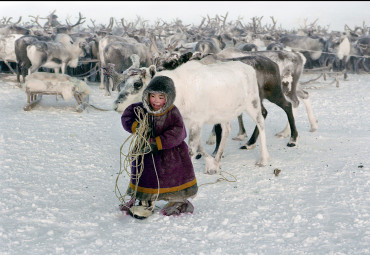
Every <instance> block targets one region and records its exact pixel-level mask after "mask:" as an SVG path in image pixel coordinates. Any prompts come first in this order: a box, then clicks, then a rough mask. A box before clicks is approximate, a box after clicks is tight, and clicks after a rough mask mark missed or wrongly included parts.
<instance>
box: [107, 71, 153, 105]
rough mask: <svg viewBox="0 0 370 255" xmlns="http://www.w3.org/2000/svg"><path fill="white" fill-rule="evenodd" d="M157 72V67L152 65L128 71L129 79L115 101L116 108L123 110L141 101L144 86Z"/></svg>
mask: <svg viewBox="0 0 370 255" xmlns="http://www.w3.org/2000/svg"><path fill="white" fill-rule="evenodd" d="M155 73H156V67H155V66H154V65H151V66H150V67H148V68H145V67H143V68H130V69H129V70H128V71H127V79H126V80H125V82H124V85H123V89H122V90H121V92H120V93H119V94H118V97H117V99H116V100H115V101H114V110H115V111H117V112H123V111H124V110H125V109H126V107H127V106H129V105H130V104H132V103H135V102H140V101H141V97H142V93H143V91H144V88H145V87H146V86H147V85H148V84H149V82H150V80H151V79H152V78H153V76H154V75H155Z"/></svg>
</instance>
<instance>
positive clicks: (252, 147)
mask: <svg viewBox="0 0 370 255" xmlns="http://www.w3.org/2000/svg"><path fill="white" fill-rule="evenodd" d="M255 147H256V144H252V145H248V144H246V145H243V146H242V147H240V148H239V149H241V150H252V149H254V148H255Z"/></svg>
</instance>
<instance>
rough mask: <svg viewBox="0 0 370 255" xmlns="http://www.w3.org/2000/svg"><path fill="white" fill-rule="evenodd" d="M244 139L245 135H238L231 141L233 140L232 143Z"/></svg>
mask: <svg viewBox="0 0 370 255" xmlns="http://www.w3.org/2000/svg"><path fill="white" fill-rule="evenodd" d="M245 137H247V135H245V134H244V135H238V136H235V137H233V138H232V139H233V140H234V141H243V140H244V139H245Z"/></svg>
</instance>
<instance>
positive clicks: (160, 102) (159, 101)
mask: <svg viewBox="0 0 370 255" xmlns="http://www.w3.org/2000/svg"><path fill="white" fill-rule="evenodd" d="M149 103H150V106H151V107H152V108H153V109H154V111H158V110H159V109H161V108H162V107H163V106H164V105H165V103H166V96H165V95H164V94H163V93H151V94H150V95H149Z"/></svg>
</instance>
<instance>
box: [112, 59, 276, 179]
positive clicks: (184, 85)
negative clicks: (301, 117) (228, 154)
mask: <svg viewBox="0 0 370 255" xmlns="http://www.w3.org/2000/svg"><path fill="white" fill-rule="evenodd" d="M159 75H164V76H167V77H170V78H171V79H172V80H173V81H174V84H175V87H176V99H175V103H174V104H175V105H176V106H177V107H178V108H179V110H180V112H181V115H182V116H183V118H184V122H185V125H186V126H187V127H188V129H189V131H190V134H189V148H190V155H191V156H192V158H193V159H194V157H195V155H196V154H197V152H198V151H199V152H200V153H201V155H202V156H204V159H205V161H206V169H205V173H209V174H214V173H216V172H219V171H220V168H221V162H220V161H221V156H222V154H223V151H224V148H225V145H226V141H227V138H228V136H229V133H230V129H231V127H230V122H231V121H232V120H233V119H234V118H235V117H237V116H238V115H240V114H241V113H243V112H246V113H247V114H248V115H249V116H250V117H251V118H252V120H253V121H254V122H255V123H256V124H257V127H258V129H259V131H260V142H261V155H260V159H259V161H258V162H257V165H259V166H263V165H266V164H267V162H268V159H269V154H268V151H267V146H266V135H265V128H264V119H263V116H262V113H261V104H260V97H259V92H258V84H257V78H256V72H255V70H254V69H253V67H251V66H249V65H246V64H244V63H242V62H239V61H233V62H225V63H215V64H209V65H204V64H202V63H200V62H199V61H190V62H187V63H185V64H183V65H181V66H180V67H178V68H176V69H175V70H171V71H170V70H166V71H162V72H156V69H155V66H153V65H152V66H150V67H149V68H141V69H137V71H136V72H132V71H131V76H130V77H129V78H128V79H127V80H126V83H125V86H124V89H123V90H122V91H121V92H120V94H119V96H118V98H117V100H116V101H115V110H116V111H118V112H123V111H124V109H125V108H126V107H127V106H128V105H130V104H131V103H134V102H138V101H140V100H141V95H142V91H143V90H144V88H145V87H146V85H147V84H148V83H149V81H150V80H151V79H152V78H153V77H154V76H159ZM216 123H221V126H222V138H221V142H220V147H219V150H218V152H217V154H216V155H215V158H213V157H212V156H210V155H209V154H208V153H206V152H205V151H204V150H203V148H202V145H201V129H202V126H203V125H204V124H216Z"/></svg>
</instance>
